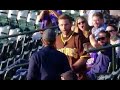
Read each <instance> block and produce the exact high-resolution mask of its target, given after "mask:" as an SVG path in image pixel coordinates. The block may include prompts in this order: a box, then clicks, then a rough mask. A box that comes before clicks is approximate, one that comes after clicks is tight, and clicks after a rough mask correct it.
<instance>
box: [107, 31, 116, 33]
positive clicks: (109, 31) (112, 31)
mask: <svg viewBox="0 0 120 90" xmlns="http://www.w3.org/2000/svg"><path fill="white" fill-rule="evenodd" d="M107 31H108V32H109V33H110V32H115V30H107Z"/></svg>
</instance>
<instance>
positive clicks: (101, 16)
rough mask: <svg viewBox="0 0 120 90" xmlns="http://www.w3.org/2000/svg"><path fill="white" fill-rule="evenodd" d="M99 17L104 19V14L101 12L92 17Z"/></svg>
mask: <svg viewBox="0 0 120 90" xmlns="http://www.w3.org/2000/svg"><path fill="white" fill-rule="evenodd" d="M94 16H96V17H99V18H100V19H104V17H103V14H102V13H101V12H95V13H94V14H93V16H92V17H94Z"/></svg>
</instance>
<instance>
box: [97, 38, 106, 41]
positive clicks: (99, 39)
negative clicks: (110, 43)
mask: <svg viewBox="0 0 120 90" xmlns="http://www.w3.org/2000/svg"><path fill="white" fill-rule="evenodd" d="M105 38H106V37H100V38H98V39H97V41H101V40H105Z"/></svg>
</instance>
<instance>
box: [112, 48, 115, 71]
mask: <svg viewBox="0 0 120 90" xmlns="http://www.w3.org/2000/svg"><path fill="white" fill-rule="evenodd" d="M115 70H116V53H115V47H112V71H115Z"/></svg>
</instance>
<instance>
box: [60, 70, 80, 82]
mask: <svg viewBox="0 0 120 90" xmlns="http://www.w3.org/2000/svg"><path fill="white" fill-rule="evenodd" d="M61 77H63V78H64V79H65V80H78V78H77V75H76V73H75V72H74V71H72V70H69V71H66V72H65V73H62V74H61Z"/></svg>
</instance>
